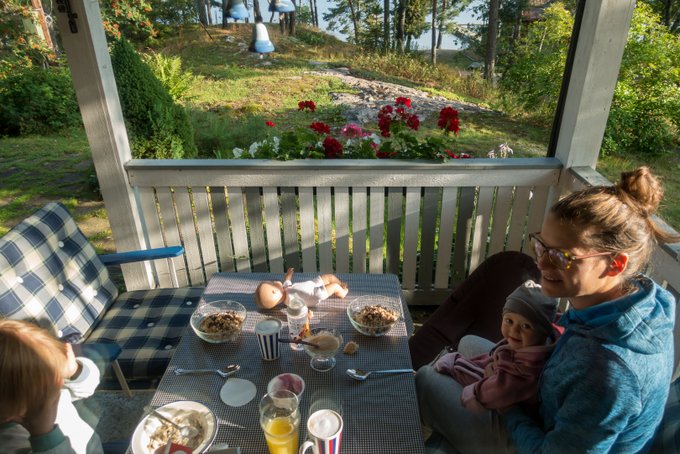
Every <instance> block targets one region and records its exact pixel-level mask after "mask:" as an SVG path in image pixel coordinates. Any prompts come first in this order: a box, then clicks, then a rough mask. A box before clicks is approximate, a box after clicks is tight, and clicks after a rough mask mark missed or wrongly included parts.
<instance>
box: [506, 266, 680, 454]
mask: <svg viewBox="0 0 680 454" xmlns="http://www.w3.org/2000/svg"><path fill="white" fill-rule="evenodd" d="M674 319H675V300H674V299H673V296H672V295H671V294H670V293H669V292H667V291H666V290H664V289H662V288H661V287H659V286H658V285H657V284H656V283H654V282H653V281H652V280H651V279H649V278H647V277H641V279H640V280H639V281H638V290H637V291H636V292H634V293H632V294H630V295H627V296H624V297H622V298H619V299H616V300H614V301H609V302H606V303H602V304H598V305H596V306H593V307H589V308H586V309H582V310H573V309H572V310H570V311H568V312H567V313H566V314H565V315H564V316H563V317H562V319H561V320H560V324H562V325H563V326H564V327H565V332H564V334H563V335H562V337H561V338H560V339H559V341H558V342H557V345H556V346H555V350H554V351H553V354H552V356H551V357H550V359H549V360H548V362H547V363H546V365H545V368H544V369H543V375H542V377H541V380H540V384H539V398H540V399H541V404H540V405H541V406H540V410H541V421H536V420H535V419H533V418H531V417H530V416H529V415H527V414H526V413H524V412H523V411H522V410H521V409H520V408H513V409H512V410H511V411H509V412H508V413H506V414H505V423H506V427H507V429H508V432H509V434H510V436H511V438H512V440H513V442H514V444H515V447H516V448H517V451H518V452H519V453H529V452H530V453H539V452H541V453H551V454H552V453H562V452H570V453H571V452H578V453H604V452H615V453H636V452H640V451H644V450H645V449H646V448H647V444H648V442H649V441H650V440H651V438H652V437H653V436H654V431H655V428H656V427H657V426H658V424H659V422H660V421H661V417H662V415H663V409H664V404H665V402H666V397H667V395H668V389H669V383H670V380H671V374H672V369H673V324H674Z"/></svg>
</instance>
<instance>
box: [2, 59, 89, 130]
mask: <svg viewBox="0 0 680 454" xmlns="http://www.w3.org/2000/svg"><path fill="white" fill-rule="evenodd" d="M80 124H81V118H80V113H79V110H78V102H77V101H76V95H75V91H74V89H73V85H72V83H71V75H70V73H69V71H68V69H67V68H65V67H48V68H47V69H45V68H42V67H40V66H29V67H25V66H24V67H21V66H17V67H16V68H15V69H14V71H12V72H10V73H8V74H7V75H6V77H5V78H0V134H8V135H20V134H36V133H37V134H44V133H50V132H57V131H60V130H63V129H66V128H72V127H75V126H78V125H80Z"/></svg>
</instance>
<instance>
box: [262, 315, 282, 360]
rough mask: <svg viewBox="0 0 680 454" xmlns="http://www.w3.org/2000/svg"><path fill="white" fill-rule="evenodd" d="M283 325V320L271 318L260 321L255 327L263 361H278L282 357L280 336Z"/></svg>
mask: <svg viewBox="0 0 680 454" xmlns="http://www.w3.org/2000/svg"><path fill="white" fill-rule="evenodd" d="M281 325H282V323H281V320H278V319H276V318H271V317H270V318H265V319H264V320H260V321H259V322H257V324H256V325H255V334H256V335H257V345H258V346H259V347H260V354H261V355H262V359H265V360H267V361H271V360H273V359H278V357H279V356H280V352H279V335H280V333H281Z"/></svg>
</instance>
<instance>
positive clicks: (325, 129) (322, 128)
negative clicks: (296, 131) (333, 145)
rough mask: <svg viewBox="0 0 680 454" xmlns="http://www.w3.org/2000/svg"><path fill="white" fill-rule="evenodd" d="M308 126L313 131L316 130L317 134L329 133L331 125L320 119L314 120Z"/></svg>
mask: <svg viewBox="0 0 680 454" xmlns="http://www.w3.org/2000/svg"><path fill="white" fill-rule="evenodd" d="M309 127H310V128H312V129H313V130H314V131H316V132H318V133H319V134H330V133H331V127H330V126H328V125H327V124H326V123H323V122H321V121H315V122H313V123H312V124H311V125H309Z"/></svg>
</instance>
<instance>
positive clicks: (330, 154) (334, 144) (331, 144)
mask: <svg viewBox="0 0 680 454" xmlns="http://www.w3.org/2000/svg"><path fill="white" fill-rule="evenodd" d="M323 149H324V151H325V152H326V158H327V159H336V158H340V157H341V155H342V144H341V143H340V142H338V139H336V138H335V137H331V136H328V137H326V138H325V139H324V141H323Z"/></svg>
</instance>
